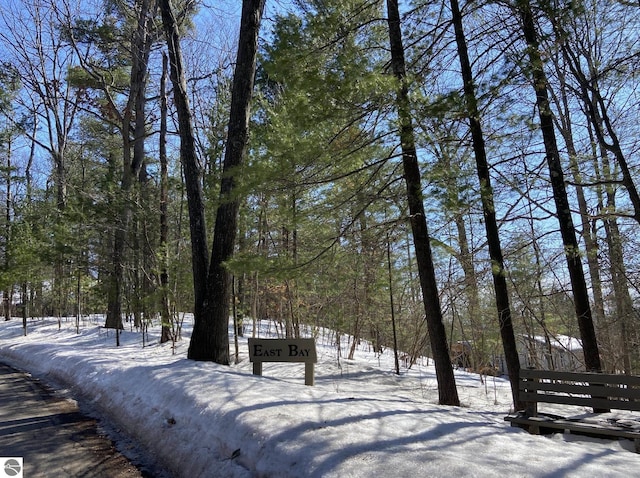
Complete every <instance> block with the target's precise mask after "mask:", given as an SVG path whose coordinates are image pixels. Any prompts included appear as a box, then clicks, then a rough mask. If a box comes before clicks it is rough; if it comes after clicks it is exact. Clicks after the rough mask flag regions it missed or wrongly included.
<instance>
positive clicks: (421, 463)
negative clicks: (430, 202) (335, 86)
mask: <svg viewBox="0 0 640 478" xmlns="http://www.w3.org/2000/svg"><path fill="white" fill-rule="evenodd" d="M187 322H188V321H187ZM101 323H102V319H101V318H95V319H93V320H89V319H87V320H84V321H82V324H81V327H80V333H79V334H76V330H75V320H74V319H68V321H64V320H63V322H62V327H61V328H60V329H58V323H57V321H56V320H54V319H46V320H36V321H30V322H29V334H28V336H27V337H24V336H23V334H22V323H21V320H19V319H15V320H11V321H8V322H0V360H1V361H4V362H6V363H9V364H10V365H14V366H16V367H18V368H21V369H23V370H26V371H29V372H31V373H32V374H33V375H34V376H36V377H39V378H41V379H42V380H44V381H45V382H46V381H50V382H54V383H56V384H57V385H58V386H62V387H65V388H67V389H68V392H69V393H70V394H71V395H73V396H74V397H76V398H77V400H78V401H80V402H85V403H86V404H87V405H89V406H90V407H91V408H92V409H94V410H97V413H99V414H100V415H101V416H102V417H104V419H105V420H106V421H107V422H110V423H111V424H112V425H113V426H115V427H116V428H118V429H120V430H122V431H123V432H124V433H126V434H127V435H129V436H130V437H132V439H133V440H135V441H136V442H138V443H140V444H141V445H142V447H143V448H144V449H146V450H147V452H148V453H151V454H152V455H153V458H154V460H156V461H157V462H158V463H160V464H161V465H162V466H164V467H166V468H167V469H168V470H170V471H171V472H172V473H173V474H174V475H175V476H181V477H188V478H201V477H202V478H208V477H225V478H227V477H304V478H307V477H341V478H346V477H367V478H369V477H377V476H381V477H382V476H384V477H403V478H410V477H473V476H476V477H491V476H496V477H501V478H503V477H528V476H531V477H549V478H550V477H567V476H575V477H581V478H582V477H625V478H627V477H630V476H640V454H636V453H633V452H632V451H631V450H632V449H633V444H632V442H630V441H627V440H621V441H618V440H601V439H594V438H585V437H578V436H571V435H564V436H563V435H562V434H557V435H553V436H551V437H546V436H534V435H529V434H528V433H527V432H525V431H523V430H521V429H518V428H513V427H510V426H509V424H508V423H506V422H504V420H503V417H504V416H505V415H506V414H507V413H508V412H509V411H510V407H511V403H510V393H509V388H508V383H507V381H506V380H504V379H500V378H493V377H488V378H486V379H485V381H484V382H483V381H481V380H480V377H479V376H477V375H473V374H469V373H465V372H461V371H457V372H456V380H457V384H458V393H459V395H460V399H461V401H462V404H463V406H461V407H459V408H458V407H446V406H439V405H438V404H437V400H438V394H437V389H436V381H435V372H434V369H433V367H431V366H428V365H427V364H426V361H425V362H423V363H418V364H416V365H414V366H413V367H412V368H411V369H410V370H406V369H405V368H403V370H402V374H401V375H400V376H397V375H395V374H394V366H393V353H392V351H389V350H386V351H385V352H384V353H383V354H382V355H376V354H374V353H373V352H372V351H371V350H369V347H368V345H367V344H366V343H364V342H363V343H362V345H360V346H358V349H357V351H356V354H355V358H354V360H347V359H346V358H344V356H343V357H339V354H338V349H337V348H336V347H335V345H326V344H327V343H330V342H332V341H333V342H335V337H332V336H331V334H330V333H329V332H325V333H324V334H320V336H319V337H318V346H317V348H318V363H317V364H316V369H315V386H313V387H309V386H305V385H304V364H295V363H294V364H281V363H277V364H276V363H273V364H272V363H265V364H264V376H262V377H256V376H253V375H252V364H251V363H250V362H249V360H248V350H247V343H246V339H242V338H241V339H240V359H241V360H240V363H239V364H237V365H232V366H230V367H225V366H220V365H216V364H212V363H202V362H193V361H190V360H187V359H186V350H187V347H188V336H189V330H190V324H189V323H186V324H185V331H184V334H183V335H184V337H185V339H184V340H183V341H181V342H178V343H177V347H176V350H175V353H174V351H173V350H172V347H171V343H167V344H164V345H159V344H158V340H157V336H158V330H156V329H154V330H152V331H151V334H150V341H149V342H148V344H147V345H146V346H144V347H143V343H142V336H141V334H139V333H136V332H130V331H126V332H123V333H122V336H121V346H120V347H116V345H115V334H114V331H109V332H107V331H105V330H103V329H101V328H100V327H99V324H101ZM263 325H264V326H265V327H266V326H268V325H269V324H263ZM271 332H274V328H273V326H271ZM260 335H261V336H262V337H266V336H267V335H268V332H267V331H265V330H262V331H261V334H260ZM232 350H233V341H232ZM347 350H348V349H347V345H346V344H343V346H342V351H343V355H345V356H346V352H347ZM634 418H635V419H638V420H640V416H639V415H635V416H634Z"/></svg>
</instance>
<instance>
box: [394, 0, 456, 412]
mask: <svg viewBox="0 0 640 478" xmlns="http://www.w3.org/2000/svg"><path fill="white" fill-rule="evenodd" d="M387 15H388V26H389V43H390V46H391V67H392V69H393V74H394V75H395V77H396V78H397V80H398V92H397V104H398V106H397V107H398V119H399V123H400V145H401V148H402V164H403V167H404V178H405V183H406V186H407V200H408V203H409V214H410V222H411V231H412V233H413V244H414V248H415V252H416V262H417V264H418V275H419V277H420V286H421V288H422V300H423V303H424V309H425V316H426V321H427V328H428V330H429V340H430V343H431V352H432V354H433V360H434V362H435V368H436V378H437V380H438V396H439V403H440V404H441V405H453V406H459V405H460V400H459V398H458V390H457V389H456V382H455V376H454V374H453V368H452V366H451V359H450V356H449V346H448V344H447V334H446V330H445V327H444V323H443V321H442V310H441V308H440V298H439V297H438V290H437V284H436V277H435V270H434V267H433V259H432V253H431V244H430V242H429V241H430V237H429V231H428V228H427V220H426V216H425V212H424V204H423V196H422V184H421V177H420V167H419V164H418V156H417V153H416V146H415V139H414V130H413V124H412V119H411V111H410V104H409V94H408V87H407V78H406V69H405V59H404V46H403V44H402V30H401V26H400V13H399V10H398V2H397V0H387Z"/></svg>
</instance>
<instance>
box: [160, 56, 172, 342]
mask: <svg viewBox="0 0 640 478" xmlns="http://www.w3.org/2000/svg"><path fill="white" fill-rule="evenodd" d="M168 70H169V59H168V58H167V55H166V54H164V53H163V55H162V77H161V78H160V148H159V155H160V250H161V251H162V258H161V259H160V260H161V261H162V265H161V266H160V294H161V297H160V302H161V304H160V321H161V323H162V332H161V334H160V343H165V342H168V341H169V340H171V338H172V336H171V334H172V328H171V313H170V311H169V271H168V270H167V268H168V265H169V225H168V202H169V191H168V190H169V168H168V164H167V110H168V108H167V91H166V90H167V87H166V84H167V74H168Z"/></svg>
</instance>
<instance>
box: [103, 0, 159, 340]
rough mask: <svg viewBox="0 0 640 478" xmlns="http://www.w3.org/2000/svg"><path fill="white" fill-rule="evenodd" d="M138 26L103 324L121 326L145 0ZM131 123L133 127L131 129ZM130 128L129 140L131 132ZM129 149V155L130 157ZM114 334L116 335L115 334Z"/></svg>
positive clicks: (140, 126)
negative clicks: (119, 205)
mask: <svg viewBox="0 0 640 478" xmlns="http://www.w3.org/2000/svg"><path fill="white" fill-rule="evenodd" d="M136 3H137V5H138V8H139V11H138V25H137V28H136V32H135V35H134V38H133V41H132V45H131V48H132V65H131V80H130V90H129V98H128V101H127V105H126V109H125V112H124V115H123V118H122V145H123V154H122V156H123V168H122V180H121V183H120V191H121V194H122V197H121V201H122V204H121V209H120V214H119V223H118V225H117V227H116V231H115V235H114V241H113V256H112V267H113V268H112V270H111V276H110V282H109V297H108V305H107V319H106V322H105V327H108V328H114V329H118V330H119V329H122V328H123V325H122V291H123V281H124V261H125V245H126V238H127V234H128V233H129V231H128V230H129V224H130V222H131V197H130V196H131V194H132V189H133V186H134V183H135V181H136V179H137V178H138V174H139V172H140V168H141V167H142V164H143V161H144V143H145V115H144V111H145V104H146V96H145V94H146V85H147V69H148V64H149V53H150V51H151V38H150V35H149V23H150V21H151V12H150V5H149V0H137V2H136ZM132 125H133V128H132ZM132 129H133V133H134V136H133V139H131V131H132ZM132 150H133V156H132ZM116 337H118V336H117V334H116Z"/></svg>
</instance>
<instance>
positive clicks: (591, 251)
mask: <svg viewBox="0 0 640 478" xmlns="http://www.w3.org/2000/svg"><path fill="white" fill-rule="evenodd" d="M554 64H555V66H556V73H557V76H558V79H559V81H560V88H559V92H558V94H557V95H555V100H556V106H557V108H558V111H560V112H561V114H559V115H558V118H557V121H556V122H557V124H558V130H559V131H560V134H561V135H562V137H563V139H564V142H565V144H566V145H567V154H568V156H569V169H570V171H571V175H572V177H573V182H574V183H575V191H576V198H577V201H578V210H579V211H580V222H581V228H582V233H581V236H582V240H583V241H584V247H585V251H586V259H587V267H588V270H589V277H590V279H591V291H592V295H593V320H594V323H595V327H596V330H597V331H598V332H599V333H600V334H601V336H600V337H601V340H602V343H603V344H605V345H608V346H605V349H608V350H610V349H611V347H610V340H609V335H610V334H609V331H608V330H606V327H604V320H605V307H604V296H603V292H602V279H601V274H600V264H599V263H598V243H597V236H596V234H595V232H593V231H592V229H593V228H592V225H591V222H590V220H589V210H588V207H587V199H586V197H585V193H584V188H583V187H582V174H581V172H580V165H579V163H578V152H577V150H576V146H575V143H574V140H573V127H572V117H571V111H570V108H569V102H568V98H567V94H566V90H567V84H566V77H565V74H564V73H565V72H564V71H563V70H562V69H561V67H560V65H559V64H558V62H555V61H554ZM594 144H595V143H594ZM595 156H596V154H595V149H594V161H596V158H595ZM598 187H599V186H598ZM603 355H604V356H606V353H604V354H603ZM603 358H604V357H603ZM603 367H604V368H606V361H605V364H603Z"/></svg>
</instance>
